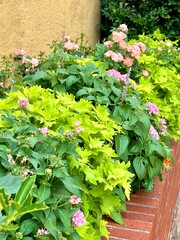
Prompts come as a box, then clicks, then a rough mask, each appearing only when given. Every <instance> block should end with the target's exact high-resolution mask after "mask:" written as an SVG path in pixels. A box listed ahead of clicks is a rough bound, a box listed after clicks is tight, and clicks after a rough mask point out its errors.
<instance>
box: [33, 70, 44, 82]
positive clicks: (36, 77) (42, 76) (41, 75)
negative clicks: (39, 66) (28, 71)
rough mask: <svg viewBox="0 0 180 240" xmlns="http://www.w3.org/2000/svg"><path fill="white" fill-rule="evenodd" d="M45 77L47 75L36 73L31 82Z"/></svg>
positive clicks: (42, 72)
mask: <svg viewBox="0 0 180 240" xmlns="http://www.w3.org/2000/svg"><path fill="white" fill-rule="evenodd" d="M46 76H47V73H46V72H44V71H37V72H35V74H34V75H33V77H32V81H37V80H39V79H41V78H45V77H46Z"/></svg>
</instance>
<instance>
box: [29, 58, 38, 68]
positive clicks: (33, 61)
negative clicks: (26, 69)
mask: <svg viewBox="0 0 180 240" xmlns="http://www.w3.org/2000/svg"><path fill="white" fill-rule="evenodd" d="M30 62H31V64H32V67H33V68H34V67H37V66H38V64H39V60H38V59H37V58H32V59H31V60H30Z"/></svg>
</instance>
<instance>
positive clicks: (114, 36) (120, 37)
mask: <svg viewBox="0 0 180 240" xmlns="http://www.w3.org/2000/svg"><path fill="white" fill-rule="evenodd" d="M125 38H126V34H125V33H123V32H112V39H113V41H114V42H120V41H121V40H123V39H125Z"/></svg>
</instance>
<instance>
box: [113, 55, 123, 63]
mask: <svg viewBox="0 0 180 240" xmlns="http://www.w3.org/2000/svg"><path fill="white" fill-rule="evenodd" d="M111 59H112V60H113V61H114V62H122V61H123V59H124V58H123V56H122V54H121V53H114V54H113V55H112V56H111Z"/></svg>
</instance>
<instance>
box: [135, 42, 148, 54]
mask: <svg viewBox="0 0 180 240" xmlns="http://www.w3.org/2000/svg"><path fill="white" fill-rule="evenodd" d="M137 46H139V47H140V49H141V51H142V52H145V51H146V45H145V44H144V43H142V42H138V43H137Z"/></svg>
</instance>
